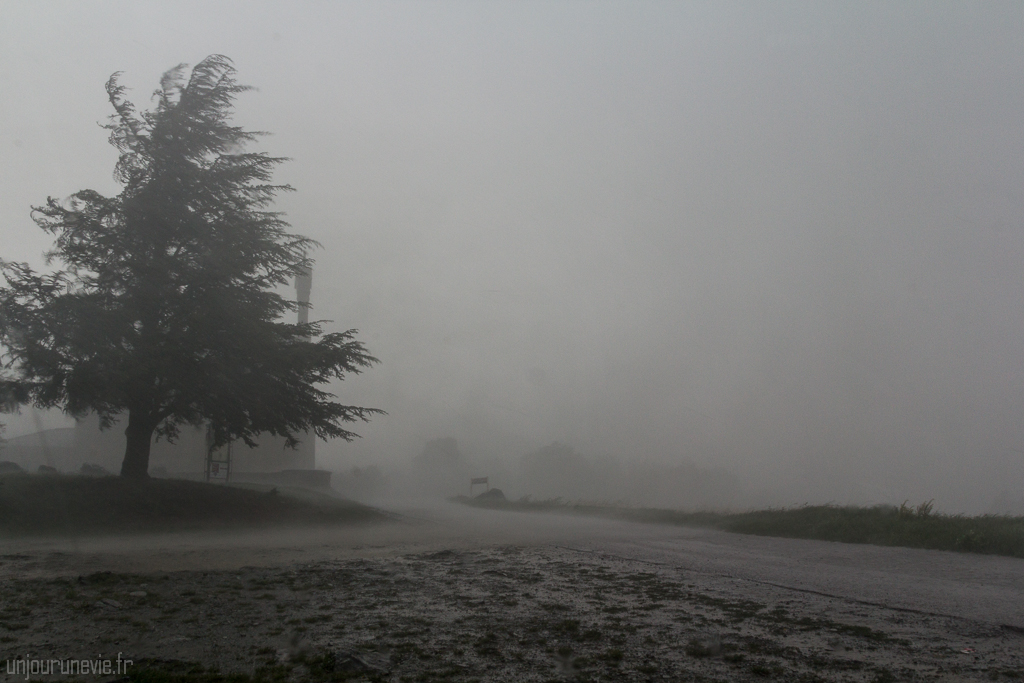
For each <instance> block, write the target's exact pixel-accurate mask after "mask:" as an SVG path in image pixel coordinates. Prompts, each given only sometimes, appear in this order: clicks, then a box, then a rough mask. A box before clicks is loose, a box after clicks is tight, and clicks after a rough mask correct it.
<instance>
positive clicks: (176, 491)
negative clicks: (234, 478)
mask: <svg viewBox="0 0 1024 683" xmlns="http://www.w3.org/2000/svg"><path fill="white" fill-rule="evenodd" d="M389 519H390V517H389V516H388V515H386V514H384V513H382V512H380V511H378V510H375V509H373V508H370V507H367V506H364V505H360V504H358V503H354V502H351V501H346V500H340V499H337V498H333V497H331V496H329V495H326V494H317V493H313V492H307V491H302V492H298V491H295V492H293V491H291V490H287V489H282V490H281V491H278V489H268V490H254V489H252V488H240V487H235V486H225V485H222V484H208V483H205V482H195V481H183V480H174V479H150V480H147V481H144V482H130V481H125V480H123V479H121V478H120V477H82V476H74V475H60V474H25V473H16V474H7V475H3V476H0V538H2V537H16V536H32V535H46V536H77V535H106V534H121V533H149V532H170V531H195V530H207V529H209V530H212V529H239V528H260V527H270V526H311V525H331V524H344V523H358V522H375V521H387V520H389Z"/></svg>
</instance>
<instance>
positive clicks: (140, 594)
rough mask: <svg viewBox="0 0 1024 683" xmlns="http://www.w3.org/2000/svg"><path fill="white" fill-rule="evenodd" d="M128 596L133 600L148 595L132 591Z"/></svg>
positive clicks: (144, 592) (143, 592)
mask: <svg viewBox="0 0 1024 683" xmlns="http://www.w3.org/2000/svg"><path fill="white" fill-rule="evenodd" d="M128 595H130V596H132V597H133V598H144V597H146V596H147V595H148V593H146V591H132V592H131V593H129V594H128Z"/></svg>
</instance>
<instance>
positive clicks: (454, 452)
mask: <svg viewBox="0 0 1024 683" xmlns="http://www.w3.org/2000/svg"><path fill="white" fill-rule="evenodd" d="M413 462H414V464H415V465H416V466H417V467H420V468H424V469H428V470H446V469H453V468H460V467H464V466H465V464H466V461H465V459H464V458H463V457H462V453H461V452H460V451H459V443H458V442H457V441H456V440H455V439H454V438H452V437H450V436H448V437H444V438H442V439H433V440H431V441H428V442H427V443H426V445H425V446H424V447H423V450H422V451H421V452H420V454H419V455H417V456H416V458H415V459H414V461H413Z"/></svg>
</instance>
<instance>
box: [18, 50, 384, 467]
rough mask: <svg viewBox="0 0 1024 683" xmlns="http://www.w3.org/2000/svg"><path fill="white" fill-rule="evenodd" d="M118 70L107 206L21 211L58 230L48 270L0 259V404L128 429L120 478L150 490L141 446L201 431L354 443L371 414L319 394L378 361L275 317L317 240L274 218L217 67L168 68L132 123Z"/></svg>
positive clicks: (248, 139)
mask: <svg viewBox="0 0 1024 683" xmlns="http://www.w3.org/2000/svg"><path fill="white" fill-rule="evenodd" d="M118 76H119V74H114V75H113V76H112V77H111V78H110V80H109V81H108V82H107V85H106V90H107V94H108V96H109V99H110V103H111V105H113V108H114V114H113V115H111V117H110V121H109V124H108V125H107V126H106V128H107V129H108V130H109V131H110V142H111V144H112V145H114V146H115V147H116V148H117V150H118V151H119V152H120V158H119V160H118V162H117V165H116V167H115V169H114V177H115V178H116V180H117V181H118V182H119V183H120V184H121V185H122V186H123V189H122V191H121V192H120V194H118V195H117V196H115V197H105V196H102V195H101V194H99V193H98V192H95V191H93V190H82V191H80V192H77V193H75V194H74V195H72V196H71V197H70V198H68V199H66V200H63V201H60V200H57V199H53V198H49V199H48V200H47V202H46V204H45V205H43V206H39V207H34V209H33V218H34V220H35V222H36V223H37V224H38V225H39V227H41V228H42V229H43V230H45V231H47V232H48V233H50V234H51V235H53V236H54V239H55V241H54V246H53V249H52V250H51V251H50V252H48V253H47V263H48V265H54V264H57V263H59V264H60V265H59V267H56V268H55V269H53V270H52V271H50V272H46V273H37V272H34V271H33V270H32V269H31V268H29V266H28V265H27V264H24V263H10V262H3V264H2V268H3V274H4V277H5V278H6V281H7V286H6V287H3V288H0V344H2V346H3V353H4V356H3V364H4V370H5V374H4V376H3V378H2V379H0V397H3V398H4V399H5V400H7V401H15V402H20V403H31V404H33V405H35V406H37V407H41V408H52V407H58V408H61V409H63V410H64V411H66V412H67V413H69V414H72V415H82V414H84V413H87V412H90V411H93V412H96V413H97V414H98V415H99V416H100V419H101V424H102V425H103V426H104V427H110V426H111V425H113V424H114V423H115V422H116V421H119V420H126V422H127V424H126V428H125V435H126V437H127V446H126V450H125V455H124V462H123V464H122V466H121V476H123V477H129V478H145V477H147V476H148V475H147V470H148V467H149V452H150V445H151V443H152V441H153V438H154V436H162V437H164V438H168V439H173V438H174V437H175V436H176V434H177V433H178V430H179V429H180V427H181V426H183V425H186V424H190V425H198V424H208V425H210V427H211V429H212V432H213V435H214V441H215V444H216V445H222V444H224V443H227V442H228V441H230V440H233V439H241V440H244V441H245V442H246V443H248V444H249V445H254V444H255V441H254V439H255V437H256V436H257V435H258V434H260V433H270V434H275V435H278V436H283V437H285V438H286V439H287V441H288V443H289V444H291V445H293V446H294V445H295V444H296V443H297V437H298V436H301V435H303V434H304V433H306V432H313V433H315V434H316V435H317V436H319V437H322V438H342V439H346V440H350V439H352V438H353V437H354V436H356V435H355V434H353V433H352V432H350V431H348V430H347V429H345V427H344V425H345V424H346V423H351V422H354V421H358V420H362V421H366V420H368V419H369V418H370V417H371V416H372V415H373V414H375V413H380V412H381V411H379V410H375V409H371V408H361V407H357V406H347V405H341V404H339V403H336V402H335V401H334V400H333V399H334V398H335V397H334V396H333V395H332V394H330V393H328V392H327V391H326V389H325V385H326V384H327V383H329V382H330V381H332V380H341V379H343V378H344V377H345V376H346V375H347V374H349V373H358V372H360V371H361V370H362V369H364V368H367V367H368V366H370V365H372V364H374V363H376V362H377V359H375V358H373V357H372V356H371V355H369V353H368V352H367V350H366V349H365V348H364V347H363V345H362V344H361V343H359V342H358V341H356V339H355V337H354V335H355V330H349V331H347V332H334V333H329V334H325V333H323V332H322V330H321V326H320V324H318V323H306V324H290V323H288V322H284V321H283V317H284V316H285V315H286V314H287V313H288V312H294V311H295V310H296V307H297V306H298V305H299V304H297V303H295V302H293V301H290V300H287V299H285V298H284V297H282V296H280V295H279V294H277V293H276V292H275V288H277V287H279V286H280V285H283V284H285V283H286V282H288V281H290V280H291V279H292V278H294V277H296V276H298V275H299V274H301V273H303V272H305V271H307V270H308V269H309V268H310V267H311V266H312V261H311V260H310V259H309V258H308V256H307V254H308V253H309V252H310V250H311V249H313V248H314V247H316V246H317V245H316V243H315V242H313V241H312V240H310V239H308V238H306V237H302V236H300V235H295V234H292V233H290V232H289V231H288V230H289V227H290V226H289V225H288V223H287V222H285V220H284V218H283V216H282V214H280V213H277V212H274V211H272V210H270V208H271V204H272V202H273V200H274V198H275V196H276V195H277V194H278V193H279V192H284V191H289V190H291V188H290V187H288V186H287V185H275V184H273V183H272V172H273V169H274V168H275V167H276V166H277V165H278V164H279V163H281V162H282V161H284V160H283V159H280V158H275V157H271V156H269V155H267V154H265V153H262V152H249V151H246V147H247V145H248V144H249V143H252V142H254V141H255V140H257V139H258V138H259V136H260V135H261V134H260V133H255V132H251V131H246V130H243V129H242V128H239V127H236V126H234V125H232V123H231V119H230V116H231V112H232V105H233V103H234V100H235V97H236V96H237V95H238V94H239V93H242V92H244V91H246V90H248V89H249V88H248V87H247V86H243V85H239V84H238V83H237V82H236V80H235V69H234V67H233V66H232V63H231V61H230V60H229V59H227V58H226V57H222V56H217V55H215V56H211V57H207V58H206V59H205V60H203V61H202V62H200V63H199V64H197V65H196V66H195V68H193V69H192V71H191V73H189V72H188V71H187V68H186V66H185V65H180V66H178V67H175V68H173V69H171V70H170V71H168V72H167V73H165V74H164V76H163V78H162V79H161V81H160V88H159V89H158V90H157V91H156V93H155V94H154V99H155V106H154V107H153V108H152V109H151V110H149V111H142V112H139V111H137V110H136V108H135V107H134V106H133V105H132V103H131V102H129V101H128V99H127V98H126V91H125V88H124V87H123V86H121V85H120V84H119V82H118Z"/></svg>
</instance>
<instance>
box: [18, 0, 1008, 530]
mask: <svg viewBox="0 0 1024 683" xmlns="http://www.w3.org/2000/svg"><path fill="white" fill-rule="evenodd" d="M211 53H221V54H225V55H227V56H229V57H231V58H232V59H233V60H234V61H235V65H236V67H237V68H238V71H239V80H240V81H241V82H243V83H247V84H251V85H254V86H256V87H257V88H259V91H258V92H253V93H248V94H246V95H244V96H243V97H242V98H241V99H240V101H239V102H238V107H237V116H236V121H237V122H238V123H239V124H241V125H243V126H245V127H247V128H250V129H262V130H267V131H270V132H272V133H273V136H271V137H268V138H265V139H264V140H263V141H262V143H261V144H260V146H259V147H256V148H255V149H262V150H265V151H268V152H270V153H272V154H276V155H282V156H288V157H291V158H292V161H291V162H289V163H288V164H286V165H284V166H282V167H281V169H280V171H279V173H278V176H277V178H278V180H280V181H281V182H286V183H289V184H292V185H294V186H295V188H296V189H297V190H298V191H297V192H296V193H294V194H292V195H289V196H286V197H283V198H282V199H281V201H280V202H279V204H278V206H279V208H281V209H282V210H284V211H286V212H287V214H288V216H289V219H290V221H291V223H292V225H293V228H294V229H295V231H296V232H300V233H303V234H306V235H309V236H311V237H313V238H315V239H317V240H319V241H320V242H321V243H322V244H323V247H324V248H323V249H322V250H320V251H319V252H318V253H317V254H316V255H315V256H316V258H317V260H318V265H317V269H316V270H315V272H314V283H313V305H314V317H318V318H321V319H329V320H333V321H335V322H334V323H332V324H331V325H328V328H329V329H345V328H349V327H356V328H359V330H360V337H361V339H362V340H364V341H365V342H366V343H367V345H368V346H369V348H370V350H371V351H372V352H373V353H374V354H376V355H377V356H379V357H380V359H381V360H382V361H383V363H382V365H381V366H379V367H378V368H376V369H374V370H372V371H370V372H368V373H367V374H365V375H363V376H361V377H359V378H357V379H353V380H351V381H348V382H346V383H344V384H343V385H340V386H339V387H338V393H339V395H340V396H341V398H342V400H344V401H346V402H351V403H359V404H362V405H369V406H374V407H380V408H384V409H385V410H387V411H388V412H389V413H390V415H389V416H388V417H386V418H378V419H376V420H375V421H374V422H373V423H372V424H371V425H367V426H361V428H357V430H356V431H359V432H360V433H361V434H363V436H364V438H363V439H362V440H361V441H359V442H357V443H355V444H352V445H346V444H329V445H321V447H320V453H321V454H323V456H324V458H323V463H324V465H325V466H328V467H343V466H348V465H351V464H368V463H371V462H380V463H387V462H404V461H407V460H408V459H409V458H411V457H412V456H413V455H415V453H416V452H418V451H419V450H420V449H421V448H422V446H423V443H424V441H425V440H426V439H430V438H437V437H442V436H454V437H455V438H457V439H458V440H459V443H460V445H461V446H462V448H463V450H464V451H465V452H466V453H467V454H468V455H470V456H475V457H478V458H487V457H507V458H509V459H510V461H511V460H512V459H514V458H518V457H519V456H520V455H522V454H523V453H525V452H527V451H528V450H532V449H535V448H537V447H539V446H542V445H545V444H547V443H550V442H552V441H555V440H557V441H560V442H563V443H569V444H572V445H573V446H575V447H576V448H577V450H579V451H581V452H584V453H589V454H594V455H611V456H615V457H619V458H622V459H624V460H629V459H634V460H637V461H641V460H653V461H667V462H678V461H682V460H690V461H693V462H696V463H698V464H702V465H705V466H721V467H724V468H727V469H730V470H732V471H734V472H736V473H737V474H739V475H740V476H742V477H744V478H745V479H746V480H747V481H748V482H750V484H751V485H752V486H764V487H768V488H775V489H778V490H780V491H785V492H787V493H786V494H785V495H786V496H788V500H789V501H790V502H794V503H800V502H803V501H805V500H807V501H812V502H823V501H827V500H837V501H839V502H846V501H847V500H851V501H857V502H881V501H886V502H895V503H899V502H901V501H902V500H903V499H905V498H911V499H913V500H914V501H915V502H916V501H919V500H924V499H928V498H933V497H934V498H935V499H936V505H937V507H939V508H941V509H947V510H965V511H982V512H983V511H985V510H986V509H987V508H988V506H989V505H990V503H991V501H992V500H993V499H994V498H995V497H996V496H997V495H998V494H1000V493H1001V492H1003V491H1007V490H1008V491H1012V492H1014V494H1015V495H1018V496H1019V495H1021V492H1022V491H1024V229H1022V228H1024V225H1022V221H1024V193H1022V188H1024V78H1022V74H1024V4H1021V3H1019V2H1006V3H998V2H989V3H967V2H965V3H939V2H933V1H930V0H929V1H928V2H920V3H864V2H848V3H826V2H806V3H776V2H771V3H768V2H765V3H755V2H749V3H728V2H720V1H717V0H716V1H715V2H706V3H684V2H677V3H667V2H666V3H660V2H648V3H643V2H617V3H599V2H537V3H528V2H519V1H516V2H443V3H442V2H436V3H431V2H398V3H387V2H366V3H356V2H344V3H343V2H305V3H304V2H289V3H284V2H280V3H257V2H201V3H200V2H196V3H189V2H173V3H168V2H135V1H132V2H90V3H77V2H29V1H28V0H24V1H12V0H0V93H2V94H0V159H2V163H0V240H2V242H0V257H2V258H5V259H9V260H28V261H31V262H33V263H37V264H40V263H41V258H40V254H41V253H42V251H43V250H44V249H46V247H47V246H48V240H47V238H46V236H45V235H44V234H43V233H42V231H40V230H39V229H38V228H36V227H35V225H34V224H33V223H32V221H31V220H30V217H29V207H30V206H31V205H32V204H39V203H42V202H43V201H44V200H45V198H46V197H47V195H53V196H66V195H68V194H70V193H72V192H74V191H76V190H79V189H84V188H92V189H96V190H98V191H100V192H103V193H107V194H113V193H115V192H117V191H118V187H117V185H116V184H115V183H114V181H113V179H112V175H111V174H112V169H113V164H114V162H115V160H116V153H115V151H114V149H113V148H112V147H110V146H109V145H108V144H107V140H106V138H107V135H106V131H104V130H102V129H101V128H99V127H98V125H97V123H98V122H103V121H105V120H106V117H107V116H108V114H109V113H110V108H109V104H108V102H107V101H106V94H105V92H104V90H103V84H104V82H105V81H106V80H107V78H108V77H109V76H110V74H111V73H112V72H114V71H124V76H123V79H122V80H123V83H124V84H125V85H128V86H129V87H132V88H133V98H132V99H133V100H134V101H135V102H136V104H138V105H140V106H146V105H148V104H149V94H150V93H151V92H152V91H153V90H154V89H155V88H156V86H157V84H158V80H159V77H160V75H161V73H162V72H163V71H165V70H166V69H168V68H170V67H171V66H174V65H176V64H178V63H180V62H186V63H189V64H195V63H196V62H198V61H199V60H201V59H202V58H203V57H205V56H207V55H209V54H211ZM31 429H32V426H31V424H30V423H29V422H28V421H27V417H21V418H15V419H14V420H13V421H11V430H10V431H11V433H12V434H16V433H23V432H25V431H30V430H31Z"/></svg>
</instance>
